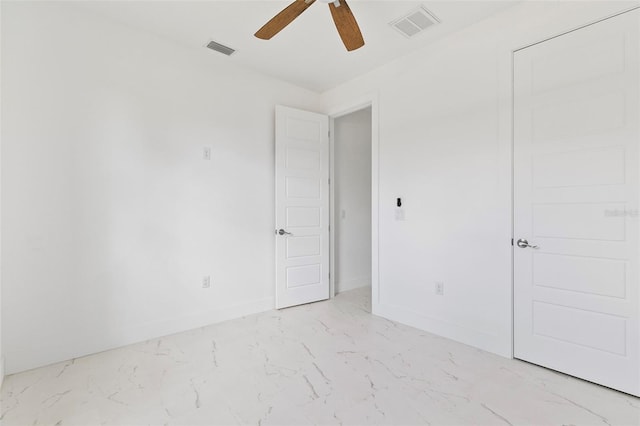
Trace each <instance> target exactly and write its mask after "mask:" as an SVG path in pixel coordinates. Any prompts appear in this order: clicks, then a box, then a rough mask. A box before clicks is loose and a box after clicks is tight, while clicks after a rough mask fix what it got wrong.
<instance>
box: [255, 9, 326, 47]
mask: <svg viewBox="0 0 640 426" xmlns="http://www.w3.org/2000/svg"><path fill="white" fill-rule="evenodd" d="M315 1H316V0H296V1H294V2H293V3H291V4H290V5H289V6H287V7H286V8H284V9H283V10H282V12H280V13H278V14H277V15H276V16H274V17H273V18H271V20H270V21H269V22H267V23H266V24H264V26H263V27H262V28H260V29H259V30H258V32H257V33H255V36H256V37H258V38H261V39H263V40H269V39H270V38H271V37H273V36H274V35H276V34H278V33H279V32H280V31H282V29H283V28H284V27H286V26H287V25H289V24H290V23H291V22H293V20H294V19H296V18H297V17H298V16H300V14H302V12H304V11H305V10H307V8H309V6H311V5H312V4H313V3H314V2H315Z"/></svg>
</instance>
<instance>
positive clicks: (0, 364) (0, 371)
mask: <svg viewBox="0 0 640 426" xmlns="http://www.w3.org/2000/svg"><path fill="white" fill-rule="evenodd" d="M1 57H2V3H1V2H0V58H1ZM0 82H2V67H0ZM0 99H2V84H1V83H0ZM3 381H4V351H3V346H2V102H0V389H1V388H2V382H3Z"/></svg>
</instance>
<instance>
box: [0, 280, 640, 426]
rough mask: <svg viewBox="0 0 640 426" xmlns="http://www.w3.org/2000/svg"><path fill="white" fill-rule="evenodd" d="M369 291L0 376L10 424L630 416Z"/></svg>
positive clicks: (607, 393)
mask: <svg viewBox="0 0 640 426" xmlns="http://www.w3.org/2000/svg"><path fill="white" fill-rule="evenodd" d="M369 306H370V296H369V294H368V292H367V291H364V290H354V291H350V292H347V293H343V294H340V295H339V296H338V297H336V298H335V299H333V300H330V301H326V302H320V303H315V304H310V305H305V306H299V307H296V308H290V309H286V310H282V311H270V312H265V313H261V314H257V315H252V316H248V317H245V318H241V319H237V320H233V321H227V322H224V323H220V324H216V325H212V326H208V327H204V328H201V329H197V330H193V331H189V332H185V333H180V334H176V335H172V336H168V337H163V338H160V339H154V340H150V341H147V342H144V343H140V344H136V345H132V346H127V347H124V348H120V349H115V350H111V351H107V352H103V353H100V354H96V355H91V356H87V357H83V358H78V359H75V360H72V361H69V362H63V363H59V364H54V365H50V366H47V367H43V368H39V369H35V370H31V371H27V372H24V373H20V374H15V375H12V376H8V377H7V378H6V379H5V383H4V386H3V389H2V394H1V400H0V401H1V407H0V409H1V414H0V416H1V417H0V420H1V422H0V423H1V424H2V425H4V426H13V425H41V424H49V425H72V424H74V425H102V424H104V425H147V424H150V425H160V424H168V425H214V424H215V425H235V424H253V425H262V426H264V425H269V424H271V425H285V424H286V425H304V424H318V425H323V424H327V425H329V424H332V425H334V424H335V425H339V424H343V425H365V424H388V425H418V424H432V425H442V424H450V425H467V424H468V425H471V424H473V425H509V424H513V425H517V424H529V425H533V424H535V425H571V424H573V425H639V424H640V399H638V398H634V397H631V396H628V395H625V394H622V393H618V392H615V391H612V390H609V389H606V388H603V387H600V386H597V385H594V384H591V383H587V382H584V381H581V380H577V379H574V378H571V377H568V376H565V375H562V374H558V373H555V372H552V371H549V370H546V369H543V368H540V367H536V366H533V365H530V364H527V363H524V362H520V361H515V360H510V359H505V358H501V357H499V356H496V355H493V354H490V353H487V352H483V351H481V350H478V349H475V348H472V347H469V346H466V345H463V344H460V343H456V342H453V341H450V340H447V339H444V338H440V337H437V336H434V335H431V334H429V333H425V332H423V331H420V330H417V329H414V328H411V327H408V326H404V325H401V324H397V323H394V322H391V321H388V320H386V319H383V318H379V317H374V316H372V315H371V314H370V313H369V312H370V309H369Z"/></svg>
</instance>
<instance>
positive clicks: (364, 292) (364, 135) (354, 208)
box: [330, 106, 373, 308]
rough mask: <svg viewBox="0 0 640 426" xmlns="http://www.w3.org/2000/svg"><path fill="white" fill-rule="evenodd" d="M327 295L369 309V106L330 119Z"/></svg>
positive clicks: (370, 207)
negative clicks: (350, 298) (348, 297)
mask: <svg viewBox="0 0 640 426" xmlns="http://www.w3.org/2000/svg"><path fill="white" fill-rule="evenodd" d="M331 127H332V131H331V135H332V138H331V142H332V144H331V146H332V151H331V154H332V155H331V167H330V169H331V175H332V178H331V206H330V210H331V218H332V220H331V227H330V233H331V286H332V289H331V293H332V295H334V296H335V295H337V294H339V293H344V292H348V291H353V295H354V297H355V296H357V297H363V298H366V302H365V303H366V304H367V307H368V308H371V301H370V297H371V283H372V217H373V215H372V213H373V210H372V206H373V203H372V188H373V186H372V163H373V162H372V146H373V144H372V140H373V135H372V107H371V106H366V107H363V108H362V109H358V110H355V111H351V112H348V113H345V114H343V115H339V116H333V117H332V118H331Z"/></svg>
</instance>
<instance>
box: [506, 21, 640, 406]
mask: <svg viewBox="0 0 640 426" xmlns="http://www.w3.org/2000/svg"><path fill="white" fill-rule="evenodd" d="M639 23H640V12H639V11H638V10H635V11H632V12H627V13H625V14H622V15H619V16H617V17H613V18H610V19H607V20H604V21H602V22H599V23H597V24H593V25H590V26H587V27H584V28H582V29H579V30H577V31H574V32H571V33H568V34H565V35H562V36H560V37H556V38H553V39H550V40H547V41H545V42H543V43H539V44H537V45H534V46H531V47H528V48H525V49H522V50H520V51H517V52H516V53H515V54H514V61H515V63H514V77H515V80H514V89H515V104H514V237H515V240H516V241H515V242H514V243H515V245H514V354H515V357H516V358H520V359H523V360H526V361H529V362H532V363H535V364H539V365H542V366H545V367H549V368H552V369H554V370H558V371H562V372H564V373H567V374H571V375H573V376H576V377H580V378H583V379H586V380H590V381H593V382H596V383H600V384H602V385H605V386H609V387H611V388H614V389H619V390H622V391H625V392H628V393H631V394H635V395H640V356H639V342H640V328H639V316H638V305H639V302H640V294H639V291H638V289H639V279H640V277H639V275H638V263H639V258H638V255H639V251H638V243H639V235H638V232H639V227H638V220H639V219H638V198H639V197H638V195H639V190H640V181H639V176H638V163H639V150H638V142H639V139H640V132H639V123H638V122H639V114H640V109H639V107H638V103H639V96H638V94H639V80H640V68H639V66H638V58H639V49H640V46H639V44H638V37H639V35H640V34H639V31H638V28H639ZM520 239H521V240H527V241H528V243H529V244H530V245H532V246H538V247H537V248H534V247H526V244H525V243H524V242H522V241H521V242H520V243H519V245H520V246H523V247H519V245H518V240H520Z"/></svg>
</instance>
